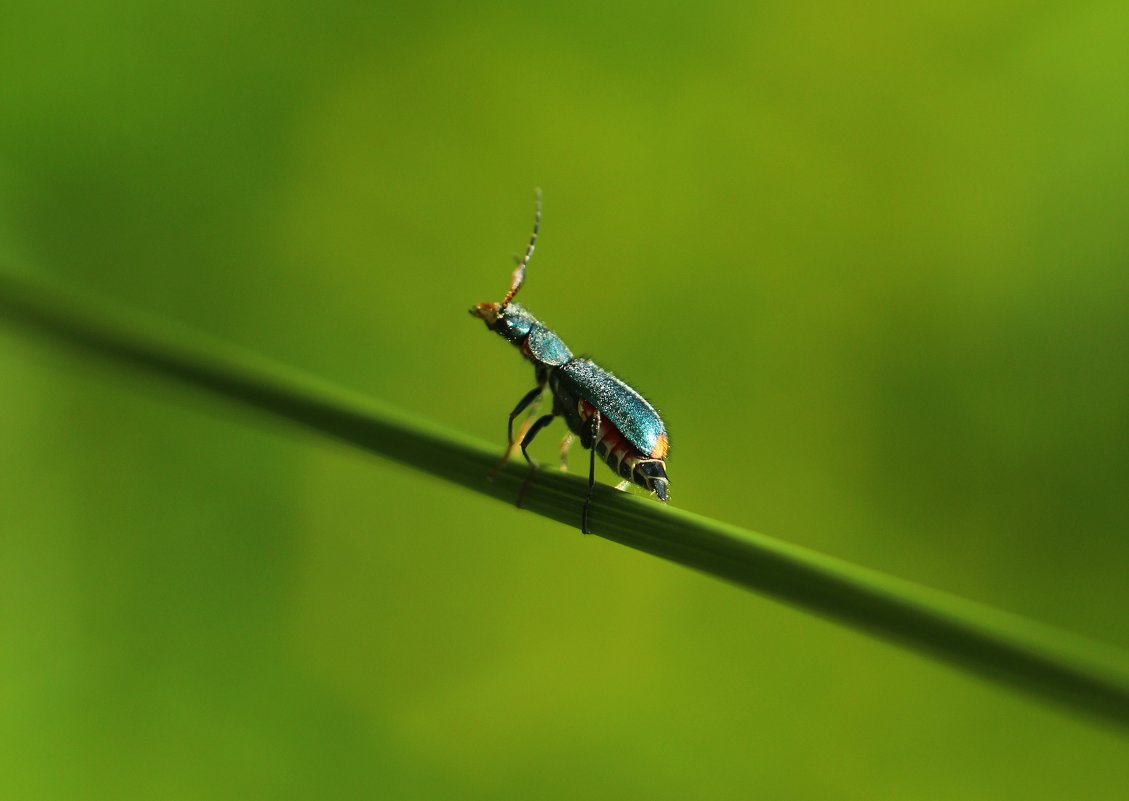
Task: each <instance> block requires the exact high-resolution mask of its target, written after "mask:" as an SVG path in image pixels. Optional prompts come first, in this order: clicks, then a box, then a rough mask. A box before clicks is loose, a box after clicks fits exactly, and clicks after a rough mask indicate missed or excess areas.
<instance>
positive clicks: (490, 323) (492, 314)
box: [470, 303, 536, 343]
mask: <svg viewBox="0 0 1129 801" xmlns="http://www.w3.org/2000/svg"><path fill="white" fill-rule="evenodd" d="M470 313H471V315H472V316H474V317H477V318H478V319H480V320H482V322H484V323H486V327H487V328H489V329H490V330H491V331H494V332H495V333H497V334H500V335H501V336H503V337H505V338H506V339H508V340H509V341H510V342H515V343H516V342H520V341H521V340H523V339H525V338H526V337H527V336H528V335H529V329H531V328H532V327H533V324H534V323H535V322H536V320H535V319H534V318H533V315H532V314H530V313H529V312H527V311H526V310H525V307H523V306H520V305H518V304H517V303H510V304H509V305H507V306H503V305H502V304H501V303H479V304H478V305H477V306H475V307H474V308H473V309H471V310H470Z"/></svg>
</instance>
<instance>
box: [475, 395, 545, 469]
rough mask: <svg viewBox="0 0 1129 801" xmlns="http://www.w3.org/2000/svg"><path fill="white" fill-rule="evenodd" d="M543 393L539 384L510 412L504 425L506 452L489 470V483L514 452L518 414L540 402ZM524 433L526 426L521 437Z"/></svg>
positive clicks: (526, 429)
mask: <svg viewBox="0 0 1129 801" xmlns="http://www.w3.org/2000/svg"><path fill="white" fill-rule="evenodd" d="M544 391H545V383H544V382H541V383H540V384H538V385H537V386H535V387H534V388H533V389H531V390H529V392H527V393H525V395H523V396H522V399H521V400H519V401H518V402H517V406H515V407H514V410H513V411H512V412H510V419H509V420H508V421H507V423H506V452H505V453H503V454H502V458H501V459H500V460H498V464H496V465H494V469H493V470H491V471H490V475H489V476H487V478H489V479H490V480H491V481H493V480H494V477H495V476H497V475H498V471H499V470H501V469H502V467H503V466H504V465H505V464H506V462H508V461H509V460H510V456H511V455H512V454H513V452H514V442H515V440H514V419H515V418H517V416H518V415H519V414H521V413H522V412H524V411H525V410H526V409H527V408H528V407H529V405H530V404H531V403H533V402H534V401H540V399H541V393H542V392H544ZM526 431H528V424H527V425H526V427H523V428H522V430H521V432H520V433H521V435H522V437H524V436H525V433H526Z"/></svg>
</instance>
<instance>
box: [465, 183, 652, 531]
mask: <svg viewBox="0 0 1129 801" xmlns="http://www.w3.org/2000/svg"><path fill="white" fill-rule="evenodd" d="M540 228H541V193H540V192H538V193H537V202H536V212H535V215H534V220H533V235H532V236H531V237H530V239H529V246H528V247H527V248H526V250H525V257H524V258H523V259H522V260H521V261H520V262H518V265H517V269H515V270H514V274H513V280H512V281H511V282H510V289H509V292H507V293H506V296H505V298H504V299H503V300H502V302H501V303H480V304H478V305H477V306H475V307H474V308H473V309H471V310H470V313H471V314H472V315H474V316H475V317H478V318H479V319H480V320H482V321H483V322H485V323H486V327H487V328H489V329H490V330H491V331H494V332H495V333H497V334H500V335H501V336H502V337H504V338H505V339H506V340H507V341H509V342H510V343H512V344H513V345H514V346H516V347H517V348H519V349H520V350H521V352H522V355H524V356H525V358H527V359H528V360H529V361H531V362H532V363H533V373H534V377H535V378H536V379H537V386H535V387H534V388H533V389H531V390H530V391H529V392H527V393H526V394H525V396H524V397H522V399H521V400H520V401H518V404H517V406H515V407H514V410H513V411H512V412H510V419H509V422H508V424H507V428H506V434H507V442H508V444H507V446H506V453H505V455H504V456H503V457H502V461H501V462H500V463H499V465H498V467H499V468H500V467H501V466H502V465H503V464H505V462H506V460H508V459H509V457H510V454H511V453H512V452H513V448H514V443H515V438H514V419H515V418H516V417H517V416H518V415H520V414H521V413H522V412H523V411H525V409H526V408H528V407H529V406H530V405H531V404H532V403H533V402H534V401H539V400H540V398H541V396H542V394H543V393H544V391H545V388H546V387H548V388H549V390H550V391H551V393H552V396H553V411H552V412H551V413H550V414H546V415H543V416H541V417H538V418H537V419H536V420H534V421H532V422H527V423H526V424H525V425H523V427H522V431H521V432H520V437H519V440H520V443H521V453H522V456H524V457H525V460H526V461H527V462H529V474H528V475H527V476H526V479H525V483H524V484H523V485H522V488H521V491H520V493H519V494H518V498H517V505H518V506H521V501H522V498H523V497H524V495H525V490H526V488H527V487H528V486H529V481H530V479H531V478H532V477H533V473H534V471H535V470H536V467H537V466H536V465H535V464H534V462H533V460H532V459H530V458H529V453H528V451H527V450H526V448H528V447H529V443H531V442H532V441H533V438H534V437H535V436H537V433H538V432H539V431H540V430H541V429H543V428H544V427H545V426H547V425H548V424H549V423H551V422H552V421H553V420H554V419H555V418H557V417H563V418H564V420H565V423H566V424H567V425H568V428H569V431H570V432H571V433H569V434H567V435H566V436H565V438H564V441H563V442H562V443H561V469H562V470H564V469H566V464H567V463H566V461H565V457H566V454H567V451H568V446H569V445H570V444H571V443H572V440H573V435H575V436H576V437H578V438H579V439H580V444H581V445H582V446H583V447H585V448H588V449H589V450H590V451H591V454H590V456H589V460H588V496H587V498H586V499H585V501H584V509H583V511H582V512H581V517H580V527H581V530H582V531H584V532H585V533H587V532H588V509H589V507H590V506H591V504H592V487H593V486H594V484H595V471H596V467H595V465H596V456H597V455H599V456H600V458H601V459H602V460H603V461H604V462H606V463H607V465H608V467H610V468H611V469H612V470H614V471H615V473H616V474H617V475H618V476H619V477H620V478H621V479H623V480H622V481H621V482H620V488H621V489H622V488H625V487H626V486H627V485H628V484H638V485H639V486H641V487H643V488H645V489H647V490H649V491H650V492H653V493H654V494H655V495H656V496H657V497H658V499H659V500H660V501H663V502H664V503H665V502H666V501H667V499H668V497H669V492H668V487H669V484H670V482H669V480H668V479H667V476H666V457H667V453H668V452H669V450H670V437H669V436H668V434H667V431H666V426H665V425H663V421H662V419H661V418H660V417H659V413H658V412H657V411H655V407H654V406H652V405H651V404H649V403H648V402H647V401H646V399H645V398H644V397H643V396H642V395H640V394H639V393H638V392H636V391H635V390H633V389H632V388H631V387H629V386H628V385H627V384H625V383H624V382H623V381H621V380H620V379H618V378H616V377H615V376H614V375H612V374H611V373H609V372H608V371H607V370H605V369H603V368H602V367H600V366H598V365H597V364H596V363H595V362H593V361H592V360H591V359H578V358H575V357H573V355H572V351H570V350H569V349H568V346H567V345H565V343H564V341H563V340H561V338H560V337H559V336H557V335H556V333H554V332H553V331H551V330H550V329H549V328H547V327H546V326H544V325H543V324H542V323H541V322H540V321H539V320H538V319H537V318H536V317H534V316H533V315H532V314H530V313H529V312H528V311H526V310H525V308H524V307H522V306H520V305H519V304H517V303H512V302H511V301H512V300H513V298H514V295H516V294H517V292H518V290H519V289H521V285H522V283H524V281H525V268H526V267H527V266H528V265H529V259H530V257H532V256H533V249H534V247H535V245H536V244H537V234H538V232H539V231H540Z"/></svg>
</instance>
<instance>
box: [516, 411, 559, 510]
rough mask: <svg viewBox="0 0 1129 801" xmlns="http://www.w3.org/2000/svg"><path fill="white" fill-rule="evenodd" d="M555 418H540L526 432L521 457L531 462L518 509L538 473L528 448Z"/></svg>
mask: <svg viewBox="0 0 1129 801" xmlns="http://www.w3.org/2000/svg"><path fill="white" fill-rule="evenodd" d="M554 417H556V415H555V414H547V415H545V416H544V417H538V418H537V422H536V423H534V424H533V425H531V426H530V427H529V430H528V431H527V432H525V436H524V437H522V438H521V455H522V456H524V457H525V461H527V462H529V473H527V474H526V476H525V481H524V482H522V485H521V491H520V492H518V494H517V506H518V507H520V506H521V502H522V500H523V499H524V498H525V491H526V490H527V489H529V482H530V481H532V480H533V474H534V473H536V472H537V463H536V462H534V461H533V460H532V459H530V458H529V451H527V450H526V448H528V447H529V443H531V442H533V438H534V437H536V436H537V432H539V431H540V430H541V429H542V428H544V427H545V426H547V425H549V423H551V422H553V418H554Z"/></svg>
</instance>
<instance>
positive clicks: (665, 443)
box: [651, 434, 670, 459]
mask: <svg viewBox="0 0 1129 801" xmlns="http://www.w3.org/2000/svg"><path fill="white" fill-rule="evenodd" d="M669 450H670V440H669V439H667V438H666V434H659V439H658V442H656V443H655V449H654V450H653V451H651V458H652V459H665V458H666V454H667V452H668V451H669Z"/></svg>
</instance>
